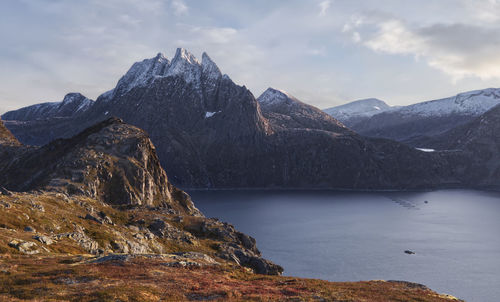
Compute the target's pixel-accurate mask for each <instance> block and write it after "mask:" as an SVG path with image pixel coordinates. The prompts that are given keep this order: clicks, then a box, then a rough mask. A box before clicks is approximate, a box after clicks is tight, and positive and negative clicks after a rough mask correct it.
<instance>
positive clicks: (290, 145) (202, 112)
mask: <svg viewBox="0 0 500 302" xmlns="http://www.w3.org/2000/svg"><path fill="white" fill-rule="evenodd" d="M9 115H10V113H9ZM110 116H117V117H119V118H121V119H123V120H124V121H125V122H126V123H128V124H132V125H134V126H136V127H139V128H141V129H144V130H145V131H146V132H147V133H148V135H149V137H150V138H151V140H152V142H153V143H154V144H155V146H156V148H157V149H156V150H157V153H158V157H159V159H160V162H161V164H162V166H163V167H164V168H165V170H166V171H167V172H168V174H169V177H170V180H171V181H172V182H173V183H174V184H176V185H178V186H181V187H184V188H235V187H238V188H242V187H254V188H255V187H280V188H281V187H294V188H297V187H301V188H349V189H394V188H424V187H435V186H450V185H453V186H455V185H457V178H456V176H455V175H454V174H453V173H454V169H453V168H450V167H448V165H449V163H448V159H447V158H446V157H445V156H442V155H441V154H437V153H436V154H429V153H425V152H421V151H419V150H415V149H413V148H410V147H407V146H404V145H401V144H399V143H396V142H392V141H388V140H377V139H366V138H364V137H362V136H359V135H357V134H356V133H354V132H352V131H350V130H348V129H347V128H345V126H343V124H342V123H340V122H338V121H337V120H335V119H333V118H331V117H330V116H328V115H326V114H324V113H323V112H321V111H320V110H319V109H317V108H314V107H312V106H309V105H307V104H304V103H302V102H300V101H298V100H297V99H296V98H294V97H292V96H290V95H288V94H286V93H283V92H280V91H277V90H275V89H269V90H268V91H266V92H265V93H264V94H263V95H262V96H261V97H260V98H259V101H257V100H256V99H255V98H254V96H253V95H252V93H251V92H250V91H249V90H248V89H247V88H246V87H245V86H239V85H237V84H235V83H234V82H233V81H232V80H231V79H230V78H229V76H227V75H223V74H222V73H221V71H220V70H219V68H218V67H217V65H216V64H215V63H214V62H213V61H212V60H211V59H210V57H209V56H208V55H207V54H206V53H204V54H203V56H202V60H201V62H200V61H198V60H197V59H196V58H195V57H194V56H193V55H192V54H190V53H189V52H187V51H186V50H184V49H178V50H177V51H176V54H175V57H174V58H173V59H172V60H171V61H169V60H168V59H166V58H165V57H164V56H163V55H161V54H159V55H157V56H156V57H154V58H152V59H146V60H143V61H141V62H138V63H135V64H134V65H133V66H132V67H131V68H130V70H129V71H128V72H127V73H126V74H125V75H124V76H123V77H122V78H121V79H120V80H119V81H118V84H117V86H116V87H115V88H114V89H112V90H110V91H108V92H106V93H104V94H103V95H101V96H99V97H98V98H97V100H96V101H95V103H94V104H93V105H92V106H91V107H90V108H89V109H87V110H86V111H85V112H84V113H83V114H81V115H80V114H79V115H76V116H73V117H65V118H48V119H45V120H40V119H38V120H31V121H17V120H11V121H6V123H5V124H6V126H7V127H8V128H9V129H10V130H11V131H12V132H13V133H14V135H15V136H16V137H17V138H19V139H20V140H21V142H23V143H27V144H35V143H37V144H40V143H46V142H48V141H50V140H53V139H55V138H60V137H63V138H64V137H66V138H68V137H71V136H73V135H76V134H77V133H79V132H80V131H82V130H83V129H85V128H86V127H89V126H91V125H93V124H96V123H98V122H100V121H103V120H105V119H107V118H108V117H110Z"/></svg>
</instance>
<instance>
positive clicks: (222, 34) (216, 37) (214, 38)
mask: <svg viewBox="0 0 500 302" xmlns="http://www.w3.org/2000/svg"><path fill="white" fill-rule="evenodd" d="M191 32H192V33H195V34H199V35H200V38H202V39H203V40H205V41H207V43H216V44H224V43H228V42H230V41H231V39H232V38H233V37H234V36H235V35H236V33H237V32H238V31H237V30H236V29H234V28H231V27H198V26H197V27H193V28H192V29H191Z"/></svg>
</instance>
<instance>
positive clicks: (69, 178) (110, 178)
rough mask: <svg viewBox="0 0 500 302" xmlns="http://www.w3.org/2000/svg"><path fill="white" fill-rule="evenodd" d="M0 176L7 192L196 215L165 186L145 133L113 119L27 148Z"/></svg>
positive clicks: (185, 198) (184, 198)
mask: <svg viewBox="0 0 500 302" xmlns="http://www.w3.org/2000/svg"><path fill="white" fill-rule="evenodd" d="M0 170H1V174H0V184H2V185H3V186H5V187H6V188H8V189H11V190H16V191H28V190H34V189H43V190H57V191H64V192H67V193H69V194H82V195H86V196H89V197H95V198H99V199H101V200H103V201H105V202H107V203H109V204H113V205H146V206H162V207H167V208H172V209H174V210H177V211H182V212H186V211H187V212H189V213H193V214H199V212H198V211H197V209H196V208H195V207H194V206H193V205H192V202H191V200H190V199H189V197H188V196H184V195H183V194H182V193H180V192H179V190H178V189H176V188H175V187H173V186H172V185H171V184H170V183H169V182H168V179H167V175H166V174H165V171H164V170H163V169H162V168H161V166H160V162H159V159H158V157H157V155H156V151H155V147H154V146H153V144H152V143H151V141H150V140H149V138H148V136H147V135H146V134H145V133H144V131H142V130H140V129H138V128H136V127H133V126H130V125H127V124H125V123H123V122H122V121H121V120H119V119H116V118H111V119H108V120H106V121H104V122H101V123H99V124H97V125H95V126H93V127H90V128H88V129H86V130H85V131H83V132H81V133H80V134H78V135H77V136H75V137H73V138H71V139H60V140H56V141H53V142H52V143H50V144H48V145H46V146H43V147H40V148H31V149H29V150H27V151H25V152H23V153H21V154H19V155H17V156H15V157H12V158H10V160H9V162H8V163H7V164H5V165H3V166H2V167H0ZM177 197H178V198H179V201H180V202H176V198H177Z"/></svg>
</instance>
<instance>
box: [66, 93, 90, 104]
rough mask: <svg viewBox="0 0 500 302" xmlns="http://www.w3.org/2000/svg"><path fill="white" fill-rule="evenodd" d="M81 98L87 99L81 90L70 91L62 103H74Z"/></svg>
mask: <svg viewBox="0 0 500 302" xmlns="http://www.w3.org/2000/svg"><path fill="white" fill-rule="evenodd" d="M79 99H86V97H85V96H83V95H82V94H81V93H79V92H70V93H68V94H66V95H65V96H64V98H63V100H62V103H63V104H67V103H72V102H74V101H76V100H79Z"/></svg>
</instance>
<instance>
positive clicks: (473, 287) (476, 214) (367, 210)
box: [190, 190, 500, 302]
mask: <svg viewBox="0 0 500 302" xmlns="http://www.w3.org/2000/svg"><path fill="white" fill-rule="evenodd" d="M190 194H191V196H192V198H193V201H194V202H195V204H196V206H197V207H198V208H199V209H200V210H201V211H202V212H203V213H204V214H205V215H206V216H207V217H218V218H220V219H221V220H223V221H227V222H230V223H232V224H233V225H235V227H236V228H237V229H238V230H240V231H242V232H245V233H247V234H249V235H251V236H253V237H255V238H256V239H257V246H258V247H259V249H260V250H261V252H262V253H263V256H264V257H265V258H267V259H270V260H272V261H274V262H275V263H277V264H280V265H282V266H283V267H284V268H285V273H284V274H285V275H289V276H298V277H307V278H319V279H326V280H330V281H359V280H377V279H383V280H405V281H411V282H417V283H422V284H425V285H427V286H428V287H430V288H431V289H433V290H436V291H437V292H439V293H448V294H452V295H454V296H457V297H459V298H461V299H465V300H467V301H481V302H497V301H500V193H498V192H482V191H471V190H441V191H433V192H376V193H373V192H369V193H365V192H337V191H241V190H239V191H231V190H221V191H192V192H190ZM405 250H411V251H414V252H415V254H414V255H409V254H406V253H404V251H405Z"/></svg>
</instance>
